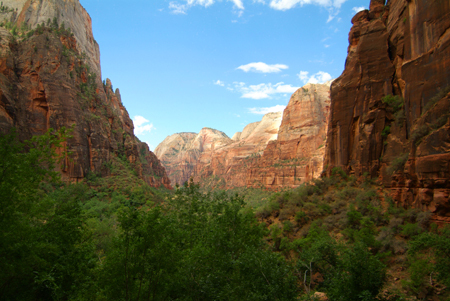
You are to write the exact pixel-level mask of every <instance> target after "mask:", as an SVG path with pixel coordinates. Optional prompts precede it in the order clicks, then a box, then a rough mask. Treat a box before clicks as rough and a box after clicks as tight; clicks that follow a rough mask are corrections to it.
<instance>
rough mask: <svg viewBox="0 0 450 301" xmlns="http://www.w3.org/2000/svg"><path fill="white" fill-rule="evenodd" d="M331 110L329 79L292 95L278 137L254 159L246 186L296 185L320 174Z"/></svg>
mask: <svg viewBox="0 0 450 301" xmlns="http://www.w3.org/2000/svg"><path fill="white" fill-rule="evenodd" d="M329 111H330V82H328V83H326V84H307V85H305V86H303V87H302V88H300V89H298V90H297V91H296V92H295V93H294V94H292V96H291V99H290V101H289V104H288V105H287V107H286V109H285V110H284V112H283V119H282V122H281V126H280V128H279V131H278V138H277V139H276V140H273V141H270V142H269V144H268V145H267V148H266V149H265V150H264V153H263V154H262V156H261V157H257V158H255V160H254V162H252V164H251V167H250V169H249V171H248V174H247V183H246V185H247V186H248V187H255V188H257V187H265V188H269V189H279V188H284V187H291V188H292V187H297V186H298V185H300V184H302V183H304V182H307V181H310V180H312V179H314V178H317V177H319V176H320V173H321V172H322V169H323V156H324V152H325V143H326V133H327V129H328V118H329Z"/></svg>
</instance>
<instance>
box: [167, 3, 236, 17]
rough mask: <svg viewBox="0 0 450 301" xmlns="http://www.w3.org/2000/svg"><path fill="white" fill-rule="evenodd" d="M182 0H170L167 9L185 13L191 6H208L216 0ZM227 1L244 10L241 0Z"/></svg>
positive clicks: (176, 12) (175, 12)
mask: <svg viewBox="0 0 450 301" xmlns="http://www.w3.org/2000/svg"><path fill="white" fill-rule="evenodd" d="M180 1H184V4H180V3H179V2H176V1H172V2H170V3H169V9H170V10H172V13H174V14H186V12H187V10H188V9H189V8H191V7H192V6H196V5H199V6H203V7H208V6H210V5H213V4H214V3H215V2H216V1H217V0H180ZM227 1H228V2H233V4H234V7H235V8H236V9H240V10H244V3H243V2H242V0H227Z"/></svg>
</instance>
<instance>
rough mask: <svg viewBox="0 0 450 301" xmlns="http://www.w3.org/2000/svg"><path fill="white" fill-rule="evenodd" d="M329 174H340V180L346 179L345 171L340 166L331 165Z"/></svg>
mask: <svg viewBox="0 0 450 301" xmlns="http://www.w3.org/2000/svg"><path fill="white" fill-rule="evenodd" d="M331 175H333V176H340V177H341V179H342V180H347V178H348V176H347V173H346V172H345V171H344V170H343V169H342V168H341V167H338V166H336V167H333V169H332V170H331Z"/></svg>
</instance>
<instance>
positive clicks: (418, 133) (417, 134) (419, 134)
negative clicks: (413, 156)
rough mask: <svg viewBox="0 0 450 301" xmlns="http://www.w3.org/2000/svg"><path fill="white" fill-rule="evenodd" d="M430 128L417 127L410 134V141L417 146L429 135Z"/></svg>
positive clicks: (425, 126) (426, 126) (424, 125)
mask: <svg viewBox="0 0 450 301" xmlns="http://www.w3.org/2000/svg"><path fill="white" fill-rule="evenodd" d="M430 130H431V129H430V127H429V126H428V125H426V124H423V125H421V126H419V127H418V128H417V129H416V130H415V131H414V132H412V134H411V141H412V143H414V144H415V145H416V146H419V145H420V143H421V142H422V138H423V137H425V136H426V135H428V134H429V133H430Z"/></svg>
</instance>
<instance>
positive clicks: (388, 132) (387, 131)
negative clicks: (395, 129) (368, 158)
mask: <svg viewBox="0 0 450 301" xmlns="http://www.w3.org/2000/svg"><path fill="white" fill-rule="evenodd" d="M390 133H391V127H390V126H388V125H387V126H386V127H385V128H384V129H383V131H382V132H381V136H382V137H383V138H386V137H387V136H388V135H389V134H390Z"/></svg>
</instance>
